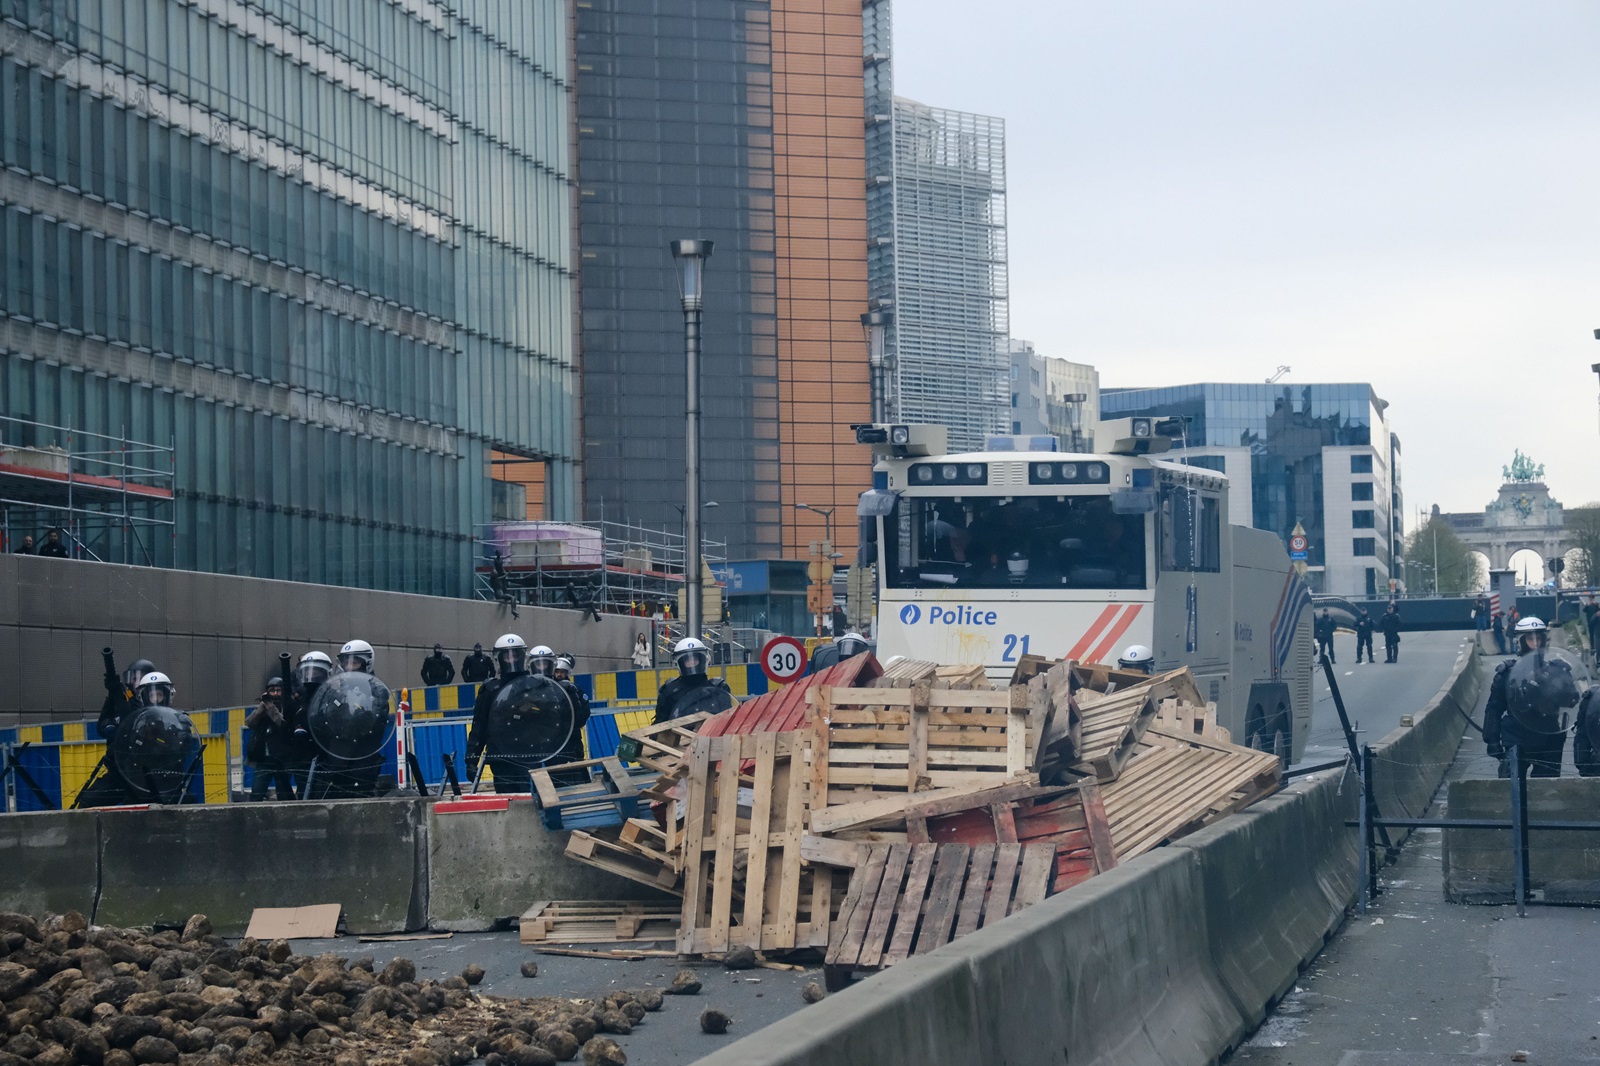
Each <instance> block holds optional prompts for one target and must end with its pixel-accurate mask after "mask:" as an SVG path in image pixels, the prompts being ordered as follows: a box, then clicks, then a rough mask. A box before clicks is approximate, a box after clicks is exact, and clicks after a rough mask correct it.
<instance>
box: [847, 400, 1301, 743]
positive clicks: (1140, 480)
mask: <svg viewBox="0 0 1600 1066" xmlns="http://www.w3.org/2000/svg"><path fill="white" fill-rule="evenodd" d="M1176 428H1177V426H1176V423H1175V421H1174V422H1163V421H1162V420H1158V419H1150V418H1133V419H1121V420H1118V421H1113V422H1107V423H1102V426H1101V432H1102V435H1104V434H1107V433H1109V435H1110V436H1111V437H1112V438H1114V443H1113V445H1112V447H1111V449H1110V452H1109V454H1104V455H1100V454H1095V455H1089V454H1069V453H1063V452H1059V451H1056V450H1055V447H1056V441H1055V438H1054V437H998V438H991V439H990V441H989V442H988V446H987V448H986V450H984V451H981V452H970V453H965V454H955V455H951V454H945V441H946V433H945V430H944V428H943V427H942V426H927V425H862V426H857V427H855V429H856V437H857V440H858V441H859V442H861V443H863V444H871V445H872V446H873V451H874V455H875V456H876V457H877V460H878V462H877V465H876V468H875V469H876V472H877V474H878V480H877V483H878V484H879V485H880V486H881V487H880V488H876V489H874V490H872V491H870V492H867V493H865V494H863V496H862V498H861V505H860V508H859V513H860V515H861V517H862V531H863V542H864V547H863V552H864V554H865V555H866V557H867V558H868V559H869V560H870V559H873V558H874V556H875V561H876V563H877V568H878V625H877V633H876V635H877V641H878V656H879V658H887V657H889V656H892V655H906V656H910V657H912V658H916V659H929V660H933V661H935V662H940V663H981V664H982V665H983V666H984V668H985V670H986V671H987V672H988V674H989V676H990V677H992V678H996V679H1003V678H1007V677H1009V676H1010V675H1011V672H1012V670H1013V669H1014V668H1015V665H1016V663H1017V662H1018V661H1019V660H1020V659H1021V658H1022V656H1024V655H1027V654H1029V653H1033V654H1036V655H1043V656H1046V657H1049V658H1069V659H1075V660H1078V661H1080V662H1103V663H1113V662H1115V661H1116V659H1117V656H1118V654H1119V653H1120V652H1121V651H1122V649H1124V648H1126V647H1127V646H1128V645H1130V644H1144V645H1147V646H1148V647H1150V648H1151V649H1152V650H1153V651H1154V653H1155V657H1156V669H1157V670H1158V671H1159V670H1168V669H1175V668H1177V667H1179V666H1187V667H1189V668H1190V670H1191V671H1192V672H1193V674H1194V676H1195V679H1196V681H1197V682H1198V683H1199V685H1200V690H1201V692H1202V693H1205V694H1206V695H1207V697H1208V698H1209V699H1211V700H1213V701H1214V702H1215V703H1216V705H1217V714H1218V721H1219V724H1221V725H1222V726H1224V727H1226V728H1227V729H1228V730H1230V731H1231V732H1232V734H1233V736H1234V738H1235V739H1236V740H1237V741H1240V742H1247V743H1249V744H1251V745H1252V746H1254V747H1259V748H1261V749H1263V750H1267V751H1277V752H1278V753H1279V754H1280V756H1282V757H1284V758H1285V759H1288V760H1290V761H1293V760H1295V759H1298V758H1299V757H1300V754H1301V752H1302V751H1303V750H1304V748H1305V742H1306V736H1307V734H1308V733H1309V731H1310V725H1311V670H1312V650H1311V649H1312V635H1311V627H1312V612H1311V597H1310V594H1309V591H1308V589H1307V587H1306V584H1305V582H1304V581H1303V580H1302V579H1301V577H1300V576H1299V574H1298V573H1296V571H1295V570H1294V568H1293V567H1292V566H1291V565H1290V562H1289V557H1288V553H1287V552H1286V551H1285V550H1284V547H1283V544H1282V542H1281V541H1280V540H1279V539H1278V537H1277V536H1276V535H1274V534H1272V533H1270V532H1265V531H1262V530H1256V529H1251V528H1249V527H1247V526H1236V525H1232V524H1231V523H1230V522H1229V520H1228V482H1227V478H1226V477H1224V476H1223V475H1221V474H1219V473H1216V472H1214V471H1211V470H1206V469H1201V468H1199V467H1194V466H1188V465H1186V464H1183V463H1179V462H1173V461H1168V460H1163V459H1157V458H1152V456H1155V455H1158V454H1160V453H1161V452H1163V451H1165V450H1166V449H1167V448H1169V447H1170V445H1171V438H1170V437H1168V436H1166V435H1165V433H1167V432H1172V431H1174V430H1175V429H1176Z"/></svg>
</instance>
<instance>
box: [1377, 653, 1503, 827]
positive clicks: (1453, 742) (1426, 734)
mask: <svg viewBox="0 0 1600 1066" xmlns="http://www.w3.org/2000/svg"><path fill="white" fill-rule="evenodd" d="M1483 677H1484V666H1483V664H1482V660H1480V659H1479V658H1478V656H1477V655H1475V654H1474V653H1473V651H1472V649H1470V648H1467V649H1464V650H1463V651H1462V653H1461V655H1460V656H1458V657H1457V659H1456V663H1455V666H1454V667H1453V668H1452V669H1451V671H1450V676H1449V677H1448V678H1447V679H1446V680H1445V682H1444V684H1443V685H1441V686H1439V691H1438V692H1437V693H1435V694H1434V697H1433V699H1431V700H1429V701H1428V704H1427V706H1425V707H1423V708H1422V709H1421V710H1420V711H1418V712H1417V713H1416V714H1414V715H1413V716H1412V724H1411V725H1409V726H1399V727H1397V728H1395V729H1393V730H1391V731H1390V732H1389V733H1388V734H1386V735H1385V736H1384V737H1383V738H1382V739H1381V740H1379V741H1378V742H1377V743H1376V744H1373V745H1372V761H1373V766H1372V790H1373V795H1374V798H1375V799H1376V800H1377V804H1378V811H1379V813H1380V814H1383V815H1386V816H1388V817H1391V818H1421V817H1422V814H1423V812H1424V811H1425V810H1427V808H1428V804H1429V802H1430V801H1432V799H1433V796H1434V793H1436V792H1438V790H1439V783H1440V782H1441V781H1442V780H1444V774H1445V771H1446V770H1448V769H1449V768H1450V765H1451V764H1452V763H1453V762H1455V758H1456V749H1458V748H1459V747H1460V746H1461V738H1462V734H1463V733H1465V732H1466V730H1467V717H1468V716H1471V715H1474V714H1475V713H1476V711H1477V706H1478V699H1479V697H1480V696H1481V695H1482V691H1483ZM1473 736H1474V737H1476V736H1477V734H1476V733H1474V734H1473ZM1408 835H1409V830H1394V829H1391V830H1389V839H1390V840H1391V841H1392V842H1393V843H1394V844H1395V845H1396V846H1399V844H1400V843H1401V842H1403V841H1404V840H1405V839H1406V837H1407V836H1408Z"/></svg>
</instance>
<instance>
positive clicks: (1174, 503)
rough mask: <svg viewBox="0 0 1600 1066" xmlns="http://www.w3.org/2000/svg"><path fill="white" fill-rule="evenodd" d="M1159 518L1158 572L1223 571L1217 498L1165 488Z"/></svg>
mask: <svg viewBox="0 0 1600 1066" xmlns="http://www.w3.org/2000/svg"><path fill="white" fill-rule="evenodd" d="M1160 515H1161V544H1160V551H1161V558H1160V564H1161V569H1163V570H1189V571H1200V572H1202V573H1216V572H1217V571H1219V570H1221V569H1222V506H1221V503H1220V501H1219V500H1218V499H1217V498H1216V497H1214V496H1202V495H1200V494H1199V493H1198V492H1195V491H1194V490H1193V489H1186V488H1181V487H1179V486H1176V485H1168V486H1166V487H1165V488H1163V489H1162V490H1161V511H1160Z"/></svg>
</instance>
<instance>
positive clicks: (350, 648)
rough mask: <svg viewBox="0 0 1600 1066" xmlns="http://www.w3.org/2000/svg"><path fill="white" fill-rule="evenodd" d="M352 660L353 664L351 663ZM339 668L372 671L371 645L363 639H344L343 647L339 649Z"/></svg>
mask: <svg viewBox="0 0 1600 1066" xmlns="http://www.w3.org/2000/svg"><path fill="white" fill-rule="evenodd" d="M352 662H353V663H354V664H355V665H351V664H352ZM339 668H340V669H342V670H365V671H366V672H367V673H369V674H370V673H372V645H371V644H368V643H367V642H366V641H364V640H348V641H345V645H344V647H342V648H340V649H339Z"/></svg>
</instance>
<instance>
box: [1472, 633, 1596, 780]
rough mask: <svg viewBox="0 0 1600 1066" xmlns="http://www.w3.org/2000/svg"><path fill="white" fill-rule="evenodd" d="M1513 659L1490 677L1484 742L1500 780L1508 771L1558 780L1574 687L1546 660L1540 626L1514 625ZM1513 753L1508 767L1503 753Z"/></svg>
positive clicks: (1566, 670)
mask: <svg viewBox="0 0 1600 1066" xmlns="http://www.w3.org/2000/svg"><path fill="white" fill-rule="evenodd" d="M1515 636H1516V640H1517V658H1515V659H1508V660H1506V661H1505V662H1503V663H1501V664H1500V665H1499V666H1498V667H1496V668H1495V671H1494V679H1493V680H1492V681H1490V682H1489V701H1488V703H1487V704H1486V705H1485V707H1484V711H1483V742H1484V746H1485V748H1486V749H1487V750H1488V753H1489V754H1490V755H1491V756H1493V757H1495V758H1497V759H1499V760H1500V776H1501V777H1509V776H1511V773H1512V772H1513V770H1515V772H1516V773H1518V774H1519V775H1521V776H1524V777H1525V776H1527V775H1528V773H1529V771H1530V770H1531V771H1532V773H1533V776H1534V777H1560V776H1561V753H1562V751H1563V749H1564V748H1565V747H1566V742H1567V730H1566V715H1565V713H1564V710H1565V708H1567V707H1571V706H1573V705H1574V704H1576V703H1577V702H1578V685H1577V681H1576V680H1575V679H1574V678H1573V676H1572V668H1571V667H1570V666H1568V665H1567V663H1566V662H1565V661H1563V660H1561V659H1557V658H1551V657H1549V656H1547V655H1546V648H1547V646H1548V643H1549V638H1550V633H1549V630H1548V629H1547V628H1546V627H1545V624H1544V622H1543V621H1541V620H1540V619H1538V618H1535V617H1533V616H1531V615H1530V616H1528V617H1526V618H1523V619H1521V620H1519V621H1518V622H1517V625H1516V630H1515ZM1513 747H1514V748H1516V749H1517V755H1518V758H1517V765H1516V767H1514V768H1513V767H1512V766H1511V765H1510V760H1509V759H1508V758H1507V753H1508V751H1509V750H1510V749H1511V748H1513Z"/></svg>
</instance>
